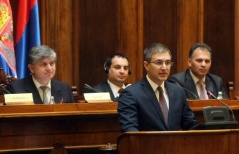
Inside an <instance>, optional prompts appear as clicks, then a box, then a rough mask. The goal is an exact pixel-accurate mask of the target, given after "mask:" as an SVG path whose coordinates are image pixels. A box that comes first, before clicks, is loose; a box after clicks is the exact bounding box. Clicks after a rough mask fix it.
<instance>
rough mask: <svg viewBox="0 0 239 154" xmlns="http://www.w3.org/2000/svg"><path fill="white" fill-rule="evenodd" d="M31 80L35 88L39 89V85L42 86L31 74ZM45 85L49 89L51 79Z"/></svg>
mask: <svg viewBox="0 0 239 154" xmlns="http://www.w3.org/2000/svg"><path fill="white" fill-rule="evenodd" d="M32 80H33V82H34V84H35V86H36V87H37V89H39V88H40V86H43V85H41V84H40V83H39V82H38V81H37V80H36V79H35V78H34V77H33V76H32ZM46 86H47V87H48V88H50V89H51V80H50V81H49V82H48V84H47V85H46Z"/></svg>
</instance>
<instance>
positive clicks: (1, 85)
mask: <svg viewBox="0 0 239 154" xmlns="http://www.w3.org/2000/svg"><path fill="white" fill-rule="evenodd" d="M0 87H1V88H2V90H3V91H4V92H5V93H7V94H11V92H10V91H8V90H7V89H6V88H5V86H4V85H3V84H0ZM5 93H4V94H5Z"/></svg>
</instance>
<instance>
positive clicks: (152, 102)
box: [118, 43, 203, 132]
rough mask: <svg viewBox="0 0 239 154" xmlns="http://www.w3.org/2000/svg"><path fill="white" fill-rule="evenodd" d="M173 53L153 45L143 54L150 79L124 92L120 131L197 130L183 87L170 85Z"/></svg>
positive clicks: (121, 97) (120, 107) (121, 103)
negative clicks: (169, 78)
mask: <svg viewBox="0 0 239 154" xmlns="http://www.w3.org/2000/svg"><path fill="white" fill-rule="evenodd" d="M171 59H172V55H171V52H170V50H169V49H168V48H167V47H166V46H164V45H163V44H160V43H153V44H151V45H150V46H149V47H147V48H146V49H145V50H144V67H145V69H146V71H147V75H146V76H145V77H144V78H143V79H142V80H140V81H138V82H137V83H135V84H133V85H131V86H129V87H128V88H126V89H124V90H123V91H122V92H121V94H120V97H119V101H118V102H119V104H118V114H119V122H120V125H121V131H122V132H127V131H174V130H179V129H183V130H189V129H198V128H201V127H202V126H203V125H201V124H199V123H198V121H197V120H196V119H195V116H194V114H193V112H192V110H191V109H190V108H189V105H188V102H187V99H186V96H185V93H184V90H183V88H182V87H180V86H177V85H175V84H173V83H170V82H167V81H166V80H167V78H168V76H169V74H170V69H171V66H172V64H173V63H172V62H171Z"/></svg>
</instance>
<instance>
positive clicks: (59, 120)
mask: <svg viewBox="0 0 239 154" xmlns="http://www.w3.org/2000/svg"><path fill="white" fill-rule="evenodd" d="M116 108H117V103H100V104H88V103H76V104H56V105H43V104H42V105H26V106H0V143H1V144H0V151H11V150H13V149H14V150H22V149H26V150H29V149H30V150H38V149H51V148H52V147H53V146H54V145H55V144H56V143H61V144H63V145H64V146H65V147H68V148H69V147H73V148H74V146H77V148H82V149H83V148H87V147H91V148H96V147H98V148H99V147H102V146H105V145H106V144H107V143H114V144H115V143H116V139H117V137H118V136H119V135H120V127H119V123H118V115H117V111H116Z"/></svg>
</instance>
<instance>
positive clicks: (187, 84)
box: [185, 71, 199, 98]
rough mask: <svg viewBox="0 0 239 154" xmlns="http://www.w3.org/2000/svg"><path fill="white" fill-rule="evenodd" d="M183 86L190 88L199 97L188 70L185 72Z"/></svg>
mask: <svg viewBox="0 0 239 154" xmlns="http://www.w3.org/2000/svg"><path fill="white" fill-rule="evenodd" d="M185 88H187V89H189V90H191V92H192V93H194V94H196V95H197V97H198V98H199V95H198V92H197V88H196V85H195V84H194V81H193V78H192V77H191V75H190V72H189V71H187V72H186V80H185Z"/></svg>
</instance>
